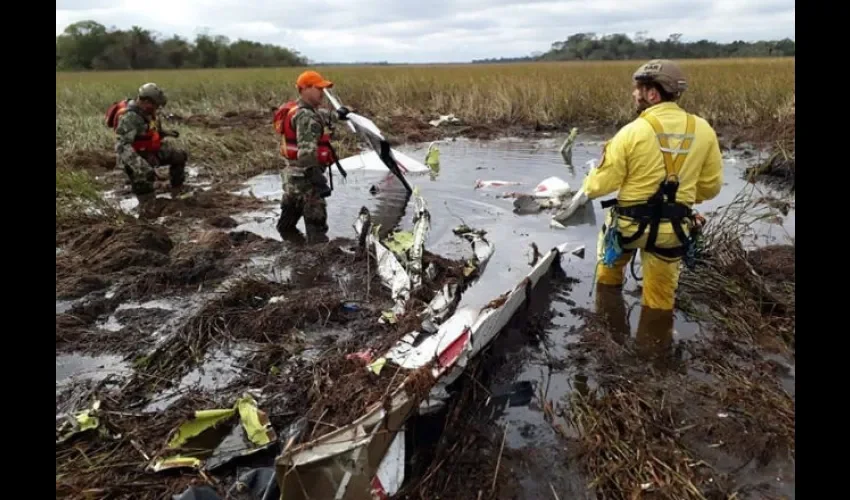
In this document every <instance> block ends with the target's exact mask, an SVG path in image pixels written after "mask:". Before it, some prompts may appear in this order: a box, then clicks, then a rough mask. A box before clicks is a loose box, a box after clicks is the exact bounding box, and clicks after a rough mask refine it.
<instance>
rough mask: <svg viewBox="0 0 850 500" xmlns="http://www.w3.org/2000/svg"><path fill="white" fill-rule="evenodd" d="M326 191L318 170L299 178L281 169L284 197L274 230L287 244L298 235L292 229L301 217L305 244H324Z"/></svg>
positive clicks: (297, 175) (295, 230)
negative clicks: (282, 172)
mask: <svg viewBox="0 0 850 500" xmlns="http://www.w3.org/2000/svg"><path fill="white" fill-rule="evenodd" d="M328 191H329V188H328V187H327V181H325V177H324V175H322V173H321V172H320V171H318V170H313V171H308V172H307V173H306V174H305V175H299V174H298V172H297V171H294V170H292V169H289V168H285V169H284V179H283V197H282V199H281V202H280V219H279V220H278V222H277V230H278V232H279V233H280V235H281V237H283V238H284V239H287V240H290V239H292V237H293V234H295V233H298V232H299V231H298V229H297V228H296V227H295V226H296V225H297V224H298V221H299V220H300V219H301V217H304V226H305V228H306V229H307V240H308V241H311V242H317V241H327V236H326V234H327V232H328V210H327V203H326V202H325V197H326V196H327V194H329V193H328Z"/></svg>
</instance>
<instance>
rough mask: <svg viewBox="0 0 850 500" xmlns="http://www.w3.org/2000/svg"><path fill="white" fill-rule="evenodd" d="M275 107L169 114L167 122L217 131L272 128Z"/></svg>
mask: <svg viewBox="0 0 850 500" xmlns="http://www.w3.org/2000/svg"><path fill="white" fill-rule="evenodd" d="M276 110H277V108H274V107H270V108H269V109H268V110H266V111H259V110H253V111H227V112H225V113H224V114H221V115H209V114H194V115H188V116H185V117H184V116H180V115H170V116H169V117H168V121H169V122H173V123H179V124H181V125H186V126H190V127H199V128H206V129H212V130H217V131H222V132H225V131H229V130H232V129H234V128H238V129H248V130H256V129H262V128H267V129H268V130H269V131H271V130H272V118H273V117H274V112H275V111H276Z"/></svg>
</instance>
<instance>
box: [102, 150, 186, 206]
mask: <svg viewBox="0 0 850 500" xmlns="http://www.w3.org/2000/svg"><path fill="white" fill-rule="evenodd" d="M139 156H141V157H142V158H144V160H145V161H146V162H147V164H148V165H149V166H150V167H151V168H144V169H141V168H138V167H136V166H134V165H133V164H132V163H131V162H129V161H122V159H121V158H118V163H119V166H121V167H122V168H123V169H124V172H126V173H127V177H129V179H130V186H131V188H132V190H133V193H134V194H137V195H139V194H148V193H153V191H154V182H155V181H156V173H155V172H154V169H153V168H154V167H164V166H168V173H169V177H170V179H171V187H173V188H176V187H180V186H182V185H183V182H185V180H186V162H187V161H188V159H189V155H188V154H187V153H186V152H185V151H183V150H182V149H178V148H175V147H174V146H172V145H171V144H168V143H165V142H164V143H163V144H162V147H161V148H160V150H159V151H157V152H156V153H140V154H139Z"/></svg>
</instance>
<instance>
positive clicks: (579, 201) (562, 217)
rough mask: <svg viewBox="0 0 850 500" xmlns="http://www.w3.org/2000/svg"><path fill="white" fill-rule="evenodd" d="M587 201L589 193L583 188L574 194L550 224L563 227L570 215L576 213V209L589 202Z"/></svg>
mask: <svg viewBox="0 0 850 500" xmlns="http://www.w3.org/2000/svg"><path fill="white" fill-rule="evenodd" d="M587 201H588V198H587V194H585V192H584V190H583V189H579V190H578V192H577V193H576V194H575V195H573V198H572V199H571V200H570V203H569V204H568V205H567V206H566V207H564V208H563V209H562V210H559V211H558V212H557V213H556V214H555V215H553V216H552V221H551V222H550V225H552V226H553V227H557V228H558V229H561V228H563V227H564V226H563V224H564V222H566V221H567V220H568V219H569V218H570V217H572V216H573V214H574V213H576V210H578V209H579V208H581V207H583V206H584V204H585V203H587ZM556 224H557V225H556ZM558 226H560V227H558Z"/></svg>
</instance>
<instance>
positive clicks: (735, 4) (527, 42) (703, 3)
mask: <svg viewBox="0 0 850 500" xmlns="http://www.w3.org/2000/svg"><path fill="white" fill-rule="evenodd" d="M794 4H795V0H762V1H760V2H742V1H739V0H714V1H707V0H664V1H661V0H560V1H545V0H524V1H517V0H513V1H512V0H424V1H423V0H311V1H309V2H303V3H296V2H292V1H286V0H146V1H145V2H143V3H141V4H140V3H139V2H138V1H130V0H57V1H56V34H57V35H58V34H59V33H61V32H62V31H63V30H64V29H65V27H66V26H68V25H69V24H71V23H74V22H77V21H82V20H94V21H97V22H99V23H101V24H103V25H105V26H106V27H108V28H111V27H116V28H119V29H127V28H129V27H131V26H133V25H138V26H141V27H143V28H146V29H150V30H152V31H154V32H156V33H158V34H160V35H162V36H165V37H170V36H171V35H174V34H177V35H180V36H182V37H186V38H189V39H193V38H194V37H195V36H196V35H197V34H199V33H203V32H208V33H210V34H213V35H224V36H227V37H228V38H230V39H231V40H236V39H238V38H243V39H246V40H251V41H257V42H261V43H272V44H275V45H281V46H284V47H289V48H293V49H295V50H298V51H299V52H300V53H301V54H303V55H305V56H306V57H308V58H309V59H310V60H311V61H314V62H366V61H372V62H377V61H387V62H391V63H397V62H409V63H426V62H467V61H471V60H473V59H486V58H491V57H496V58H498V57H518V56H527V55H529V54H531V53H533V52H545V51H546V50H548V49H549V47H550V45H551V44H552V42H555V41H558V40H564V39H566V38H567V37H568V36H569V35H571V34H574V33H584V32H593V33H597V34H600V35H604V34H611V33H625V34H627V35H629V36H634V34H635V33H636V32H640V31H645V32H646V36H648V37H652V38H655V39H656V40H663V39H666V38H667V37H668V36H669V35H670V34H671V33H682V41H695V40H699V39H703V38H705V39H708V40H713V41H718V42H731V41H734V40H746V41H755V40H770V39H773V40H777V39H781V38H791V39H795V35H794V24H795V23H794V16H795V14H794V12H795V10H794ZM293 6H297V7H296V8H293ZM142 7H143V8H142Z"/></svg>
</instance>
